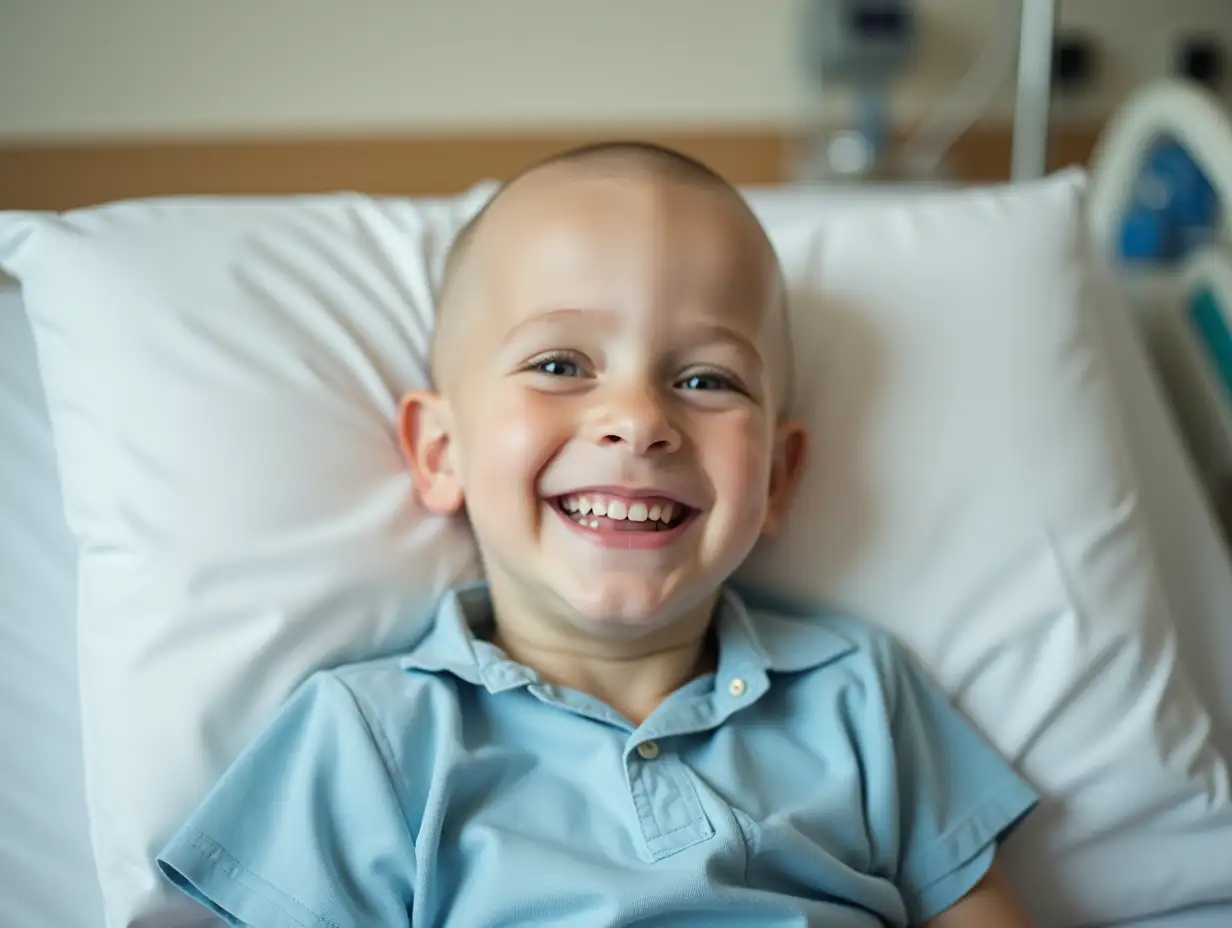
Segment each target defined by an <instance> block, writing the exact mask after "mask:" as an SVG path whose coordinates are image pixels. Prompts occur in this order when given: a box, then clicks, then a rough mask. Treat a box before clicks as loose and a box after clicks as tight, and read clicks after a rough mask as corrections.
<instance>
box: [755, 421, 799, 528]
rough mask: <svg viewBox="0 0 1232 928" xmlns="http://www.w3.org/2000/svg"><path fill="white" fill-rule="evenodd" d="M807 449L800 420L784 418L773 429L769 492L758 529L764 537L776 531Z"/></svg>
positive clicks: (789, 504)
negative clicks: (763, 516)
mask: <svg viewBox="0 0 1232 928" xmlns="http://www.w3.org/2000/svg"><path fill="white" fill-rule="evenodd" d="M807 452H808V432H807V431H806V430H805V428H804V423H803V422H799V421H789V422H784V423H782V424H780V425H779V427H778V429H777V430H776V431H775V437H774V460H773V462H772V463H771V465H770V495H769V500H768V505H767V506H766V520H765V522H763V523H762V528H761V533H762V535H764V536H766V537H770V536H773V535H775V534H777V533H778V530H779V528H780V527H781V526H782V524H783V519H784V518H785V517H786V515H787V510H788V508H789V507H790V506H791V500H792V497H793V496H794V495H795V492H796V484H797V483H799V481H800V475H801V474H802V473H803V472H804V461H805V458H806V456H807Z"/></svg>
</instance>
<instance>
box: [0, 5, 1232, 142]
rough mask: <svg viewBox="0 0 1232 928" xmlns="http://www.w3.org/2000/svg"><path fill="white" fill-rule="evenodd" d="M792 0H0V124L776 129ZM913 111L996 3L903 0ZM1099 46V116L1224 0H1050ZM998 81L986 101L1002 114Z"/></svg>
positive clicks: (906, 111) (84, 129)
mask: <svg viewBox="0 0 1232 928" xmlns="http://www.w3.org/2000/svg"><path fill="white" fill-rule="evenodd" d="M799 2H801V0H619V2H615V0H354V2H343V0H0V138H7V139H22V138H48V137H72V136H84V137H98V136H149V135H166V134H177V135H178V134H235V133H246V132H256V133H263V134H264V133H271V132H299V131H317V130H322V131H330V132H334V131H356V132H362V131H370V130H381V131H386V130H390V131H407V130H415V129H426V130H436V129H443V128H467V129H469V128H492V127H498V128H510V127H527V128H537V129H538V128H550V127H552V126H556V125H573V126H576V125H578V124H579V123H586V122H591V123H599V124H609V125H610V124H613V123H623V124H664V123H666V124H674V125H679V126H688V125H698V126H714V125H719V124H723V125H732V124H749V125H766V124H769V125H781V124H784V123H788V122H790V121H791V120H793V119H795V118H797V117H798V116H799V115H800V114H801V112H802V111H803V110H804V109H805V108H807V107H808V106H810V105H811V103H810V101H811V99H812V98H811V94H810V91H809V89H808V85H807V83H806V81H805V80H804V78H803V72H802V69H801V67H800V65H799V62H798V60H797V58H796V49H795V46H794V44H793V41H792V29H793V26H794V25H795V23H796V22H797V20H796V15H797V12H798V7H797V3H799ZM921 7H922V9H923V12H924V17H925V19H924V22H925V50H926V52H927V54H926V56H925V61H924V64H923V65H922V66H921V67H920V68H918V69H917V70H916V71H915V72H914V73H913V74H911V75H910V76H909V77H908V78H907V79H905V80H903V81H902V82H900V87H899V89H898V91H897V93H896V96H895V107H896V111H897V112H898V113H899V114H900V115H901V116H902V117H903V118H904V119H907V120H910V119H913V118H915V117H916V116H918V115H919V114H920V113H921V112H923V111H924V109H925V108H926V107H927V106H928V104H929V103H930V102H931V101H934V100H935V99H936V98H937V96H938V94H939V93H941V92H942V91H943V89H944V88H945V87H946V86H947V84H948V82H949V81H952V80H953V79H954V78H955V77H956V76H958V75H959V74H960V73H961V72H962V69H963V68H964V67H965V65H966V64H967V63H968V62H969V61H970V58H971V56H972V55H974V54H975V53H976V52H977V51H978V49H979V48H980V47H981V44H982V43H983V42H986V41H988V40H989V37H990V36H991V35H993V33H994V30H995V29H996V28H998V27H999V21H1000V20H1002V19H1003V17H1004V16H1005V15H1006V11H1007V10H1010V9H1012V8H1013V2H1012V0H1000V2H998V0H921ZM1062 15H1063V18H1064V20H1065V21H1067V22H1069V23H1080V24H1083V25H1088V26H1090V27H1091V29H1092V30H1093V31H1094V32H1095V33H1096V34H1097V35H1098V36H1099V37H1100V38H1101V39H1102V41H1103V42H1104V43H1105V53H1106V55H1107V62H1108V64H1107V69H1108V71H1107V75H1106V79H1105V80H1104V82H1103V83H1102V85H1101V86H1100V88H1099V89H1098V92H1097V93H1096V94H1094V95H1092V97H1091V98H1090V99H1089V100H1087V101H1085V102H1084V103H1083V104H1082V105H1081V106H1069V107H1067V108H1066V110H1065V112H1066V113H1069V114H1074V113H1077V114H1078V115H1097V116H1098V115H1101V114H1103V113H1106V112H1108V111H1110V110H1111V109H1112V108H1113V107H1114V106H1115V105H1116V103H1117V102H1118V101H1119V100H1120V99H1121V98H1122V97H1123V96H1124V94H1125V93H1126V92H1127V91H1128V90H1129V88H1131V87H1132V86H1134V85H1135V84H1136V83H1138V82H1140V81H1142V80H1145V79H1148V78H1150V77H1151V76H1154V75H1156V74H1159V73H1161V72H1162V71H1163V70H1164V69H1165V68H1166V64H1167V60H1168V42H1167V39H1168V36H1169V34H1170V33H1171V32H1172V31H1173V30H1175V29H1177V28H1179V27H1180V26H1182V25H1185V24H1187V23H1188V24H1193V25H1205V26H1208V27H1210V26H1214V27H1217V28H1218V29H1219V30H1220V34H1221V35H1222V36H1223V37H1224V38H1225V40H1226V41H1227V42H1228V45H1229V47H1232V2H1230V0H1064V4H1063V14H1062ZM1009 100H1010V97H1009V94H1008V93H1006V94H1003V96H1002V100H1001V103H1000V105H999V108H998V110H997V113H998V115H1000V116H1002V117H1003V116H1005V114H1006V113H1008V111H1009V110H1008V107H1009Z"/></svg>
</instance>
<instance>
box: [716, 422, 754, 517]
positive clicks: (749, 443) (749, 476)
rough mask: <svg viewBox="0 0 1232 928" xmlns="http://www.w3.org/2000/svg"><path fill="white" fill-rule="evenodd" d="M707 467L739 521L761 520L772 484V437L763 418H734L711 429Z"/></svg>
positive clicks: (726, 503)
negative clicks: (770, 449) (770, 448)
mask: <svg viewBox="0 0 1232 928" xmlns="http://www.w3.org/2000/svg"><path fill="white" fill-rule="evenodd" d="M708 433H709V435H708V439H707V441H706V444H705V446H704V447H705V448H706V457H707V463H706V470H707V471H708V472H709V474H710V479H711V481H712V482H713V483H714V486H715V490H716V492H717V494H718V496H719V498H720V499H722V500H723V501H724V503H725V507H726V508H727V509H728V510H729V511H730V512H732V513H733V514H734V518H735V519H736V520H738V521H749V522H757V523H760V521H761V518H762V515H763V513H764V512H765V507H766V500H767V496H768V489H769V485H770V464H771V456H770V452H769V450H768V449H769V447H770V436H769V435H767V430H766V426H765V423H764V422H762V421H761V418H760V417H755V416H740V417H733V418H732V419H731V420H730V421H728V422H725V423H723V428H722V429H719V428H715V427H714V426H713V425H712V426H711V427H710V428H709V429H708Z"/></svg>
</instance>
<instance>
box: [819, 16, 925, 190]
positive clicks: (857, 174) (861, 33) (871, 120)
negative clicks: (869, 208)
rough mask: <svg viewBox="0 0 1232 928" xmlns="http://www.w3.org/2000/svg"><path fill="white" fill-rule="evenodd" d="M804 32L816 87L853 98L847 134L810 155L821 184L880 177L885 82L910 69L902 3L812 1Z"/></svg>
mask: <svg viewBox="0 0 1232 928" xmlns="http://www.w3.org/2000/svg"><path fill="white" fill-rule="evenodd" d="M806 12H807V15H806V17H805V24H804V30H803V40H804V43H805V58H806V61H807V63H808V68H809V71H810V72H811V74H812V76H813V77H814V78H815V79H816V80H817V82H818V84H819V86H823V87H829V86H830V85H831V84H833V85H835V86H846V87H848V88H850V89H851V90H852V91H853V93H854V95H855V110H856V117H855V125H854V127H853V128H852V129H847V130H843V129H840V130H835V131H833V132H827V131H825V130H824V129H822V130H820V132H819V137H818V138H817V139H816V141H815V142H814V143H813V145H812V150H811V152H810V154H809V161H810V166H809V168H808V170H809V171H810V172H813V173H815V174H817V175H819V176H821V177H830V178H843V179H853V178H867V177H869V176H872V175H877V174H881V173H883V172H884V171H885V169H886V157H887V141H888V125H889V108H888V105H887V99H888V95H889V91H888V86H889V84H890V82H891V80H892V79H893V78H894V77H895V76H896V75H897V74H898V73H899V72H900V71H902V70H903V68H905V67H906V66H907V65H908V64H909V63H910V61H911V59H912V57H913V55H914V52H915V49H916V45H917V41H918V28H917V24H916V18H915V11H914V10H913V8H912V5H911V3H910V2H909V0H812V2H810V3H809V4H808V6H807V7H806Z"/></svg>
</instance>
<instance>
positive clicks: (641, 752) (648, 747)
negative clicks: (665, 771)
mask: <svg viewBox="0 0 1232 928" xmlns="http://www.w3.org/2000/svg"><path fill="white" fill-rule="evenodd" d="M637 756H638V757H640V758H641V759H642V760H654V759H655V758H656V757H658V756H659V745H658V744H657V743H655V742H654V741H643V742H642V743H641V744H639V745H638V746H637Z"/></svg>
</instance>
